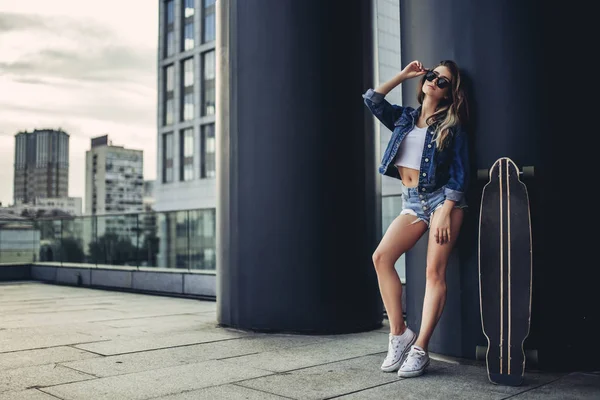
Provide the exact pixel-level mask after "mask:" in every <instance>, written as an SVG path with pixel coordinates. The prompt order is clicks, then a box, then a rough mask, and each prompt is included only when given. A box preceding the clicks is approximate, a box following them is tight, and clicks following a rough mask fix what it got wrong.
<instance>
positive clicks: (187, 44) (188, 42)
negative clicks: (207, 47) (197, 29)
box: [182, 0, 195, 50]
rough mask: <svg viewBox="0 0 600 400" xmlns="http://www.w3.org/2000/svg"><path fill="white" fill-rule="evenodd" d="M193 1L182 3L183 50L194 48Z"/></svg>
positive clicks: (185, 0) (186, 0)
mask: <svg viewBox="0 0 600 400" xmlns="http://www.w3.org/2000/svg"><path fill="white" fill-rule="evenodd" d="M194 11H195V10H194V0H184V2H183V40H182V43H183V50H190V49H193V48H194Z"/></svg>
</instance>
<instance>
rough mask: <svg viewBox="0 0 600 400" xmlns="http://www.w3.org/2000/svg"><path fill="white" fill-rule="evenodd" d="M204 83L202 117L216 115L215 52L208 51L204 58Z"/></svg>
mask: <svg viewBox="0 0 600 400" xmlns="http://www.w3.org/2000/svg"><path fill="white" fill-rule="evenodd" d="M202 59H203V62H202V65H203V70H204V75H203V83H202V89H203V94H202V103H203V104H202V115H213V114H214V113H215V51H214V50H213V51H208V52H206V53H204V54H203V56H202Z"/></svg>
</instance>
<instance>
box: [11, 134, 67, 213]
mask: <svg viewBox="0 0 600 400" xmlns="http://www.w3.org/2000/svg"><path fill="white" fill-rule="evenodd" d="M68 195H69V135H68V134H67V133H66V132H64V131H62V130H60V129H59V130H53V129H35V130H34V131H33V132H19V133H17V134H16V135H15V173H14V196H13V197H14V203H15V204H21V203H35V201H36V199H38V198H48V197H52V198H57V197H58V198H65V197H68Z"/></svg>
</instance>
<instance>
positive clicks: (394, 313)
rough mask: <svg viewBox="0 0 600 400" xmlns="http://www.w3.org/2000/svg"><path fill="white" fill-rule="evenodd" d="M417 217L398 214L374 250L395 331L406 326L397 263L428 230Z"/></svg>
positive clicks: (393, 330) (389, 317)
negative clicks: (417, 220)
mask: <svg viewBox="0 0 600 400" xmlns="http://www.w3.org/2000/svg"><path fill="white" fill-rule="evenodd" d="M416 219H417V217H416V216H414V215H407V214H404V215H400V216H398V217H396V219H394V221H393V222H392V223H391V224H390V226H389V228H388V229H387V231H386V232H385V235H384V236H383V238H382V239H381V242H380V243H379V246H377V249H376V250H375V252H374V253H373V264H374V266H375V271H376V272H377V280H378V281H379V291H380V292H381V298H382V299H383V304H384V306H385V310H386V312H387V316H388V319H389V321H390V332H391V334H392V335H400V334H402V333H403V332H404V330H405V328H406V325H405V323H404V317H403V316H402V283H401V282H400V278H399V277H398V273H397V272H396V269H395V268H394V264H395V263H396V261H397V260H398V258H400V256H401V255H402V254H404V253H405V252H406V251H407V250H409V249H410V248H411V247H413V246H414V245H415V243H417V241H418V240H419V238H420V237H421V236H422V235H423V233H425V231H426V230H427V225H426V224H425V222H423V221H419V222H417V223H413V222H414V221H415V220H416Z"/></svg>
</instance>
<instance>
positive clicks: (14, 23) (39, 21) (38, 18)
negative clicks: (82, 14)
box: [0, 12, 113, 38]
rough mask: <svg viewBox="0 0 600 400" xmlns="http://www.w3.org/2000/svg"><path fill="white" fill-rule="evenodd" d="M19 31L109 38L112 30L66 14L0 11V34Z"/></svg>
mask: <svg viewBox="0 0 600 400" xmlns="http://www.w3.org/2000/svg"><path fill="white" fill-rule="evenodd" d="M19 31H27V32H31V31H37V32H39V31H42V32H50V33H56V32H60V33H61V34H64V35H68V36H72V35H74V34H81V35H83V36H84V37H96V38H107V36H108V37H109V38H110V37H112V36H113V32H112V31H110V30H108V29H106V28H105V27H103V26H102V25H99V24H97V23H94V22H92V21H82V20H81V19H76V18H70V17H67V16H42V15H37V14H20V13H11V12H0V35H2V34H6V33H9V32H19Z"/></svg>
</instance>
